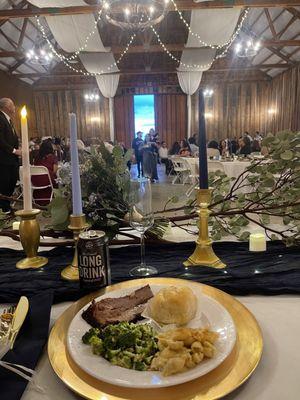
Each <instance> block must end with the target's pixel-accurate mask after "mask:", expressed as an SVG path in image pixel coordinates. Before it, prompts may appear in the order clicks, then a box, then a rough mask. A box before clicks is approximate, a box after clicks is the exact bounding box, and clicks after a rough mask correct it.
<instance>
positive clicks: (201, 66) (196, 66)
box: [151, 0, 249, 70]
mask: <svg viewBox="0 0 300 400" xmlns="http://www.w3.org/2000/svg"><path fill="white" fill-rule="evenodd" d="M171 1H172V2H173V0H171ZM248 12H249V8H247V9H246V10H245V12H244V15H243V17H242V18H241V21H240V23H239V24H238V26H237V29H236V31H235V32H234V33H233V35H232V36H231V38H230V40H229V42H228V44H227V45H226V47H225V49H224V50H223V51H222V52H221V53H220V54H217V55H216V56H215V57H214V58H213V60H212V61H211V62H210V63H206V64H186V63H184V62H182V61H181V60H179V59H178V58H177V57H175V56H174V55H173V54H172V53H171V52H170V51H169V50H168V48H167V47H166V45H165V44H164V43H163V41H162V40H161V38H160V36H159V34H158V33H157V31H156V30H155V28H154V27H153V26H152V25H151V29H152V31H153V33H154V34H155V36H156V37H157V40H158V43H159V44H160V46H161V47H162V49H163V50H164V51H165V53H166V54H167V55H168V56H169V57H170V58H171V59H172V60H173V61H176V62H177V63H179V64H180V66H182V67H185V68H187V69H192V70H193V69H198V70H206V69H209V68H210V67H211V66H212V64H213V62H214V61H215V60H217V59H219V58H221V57H224V56H225V55H226V53H227V51H228V49H229V48H230V46H231V45H232V42H233V41H234V40H235V38H236V37H237V35H238V34H239V32H240V30H241V28H242V26H243V23H244V21H245V19H246V18H247V14H248ZM210 47H211V46H210Z"/></svg>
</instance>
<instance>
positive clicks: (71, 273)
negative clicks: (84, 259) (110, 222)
mask: <svg viewBox="0 0 300 400" xmlns="http://www.w3.org/2000/svg"><path fill="white" fill-rule="evenodd" d="M88 227H89V224H88V223H87V222H86V218H85V215H84V214H81V215H71V216H70V225H69V226H68V228H69V229H71V231H73V236H74V257H73V261H72V264H70V265H68V266H67V267H66V268H64V269H63V270H62V272H61V277H62V278H63V279H65V280H67V281H78V280H79V272H78V259H77V242H78V239H79V234H80V232H83V231H84V230H85V229H87V228H88Z"/></svg>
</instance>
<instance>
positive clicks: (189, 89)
mask: <svg viewBox="0 0 300 400" xmlns="http://www.w3.org/2000/svg"><path fill="white" fill-rule="evenodd" d="M177 76H178V80H179V84H180V87H181V89H182V91H183V92H184V93H185V94H186V95H187V112H188V117H187V123H188V126H187V137H188V138H189V137H190V136H191V133H192V132H191V120H192V95H193V94H194V93H195V92H196V91H197V90H198V87H199V85H200V81H201V78H202V71H197V72H189V71H188V72H184V71H178V72H177Z"/></svg>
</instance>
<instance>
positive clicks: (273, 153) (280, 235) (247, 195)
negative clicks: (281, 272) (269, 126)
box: [161, 131, 300, 245]
mask: <svg viewBox="0 0 300 400" xmlns="http://www.w3.org/2000/svg"><path fill="white" fill-rule="evenodd" d="M262 145H263V146H265V147H267V148H268V151H269V156H268V157H267V158H264V159H253V160H252V161H251V164H250V166H248V167H247V168H246V169H245V170H244V172H243V173H241V174H240V175H239V176H238V177H237V178H236V179H234V178H228V177H227V176H226V175H225V174H224V173H223V172H221V171H216V172H214V173H210V174H209V186H210V187H212V188H213V192H212V202H211V205H210V210H211V219H210V225H211V232H212V237H213V239H214V240H220V239H221V238H223V237H226V236H229V235H234V236H236V237H237V238H238V239H240V240H247V239H248V237H249V234H250V233H249V231H247V229H246V228H247V226H248V225H249V224H250V223H254V224H256V225H258V226H259V227H260V228H262V229H264V230H265V232H266V234H267V236H268V237H269V238H270V239H272V240H276V239H282V240H284V241H285V243H286V244H287V245H292V244H295V243H297V242H300V132H297V133H295V132H289V131H283V132H279V133H278V134H277V135H276V136H272V135H269V136H268V137H266V138H265V139H264V140H263V143H262ZM174 210H176V211H177V212H178V211H183V213H184V215H182V216H176V217H170V218H169V219H170V221H176V222H177V221H184V220H187V219H191V218H192V219H193V218H197V213H196V211H197V208H196V201H195V199H193V200H189V202H188V203H186V205H185V206H183V207H178V208H172V209H166V208H165V209H164V210H162V211H161V212H164V213H168V212H174ZM272 217H277V218H279V221H280V222H281V225H283V227H282V228H278V227H274V226H272V224H271V222H272Z"/></svg>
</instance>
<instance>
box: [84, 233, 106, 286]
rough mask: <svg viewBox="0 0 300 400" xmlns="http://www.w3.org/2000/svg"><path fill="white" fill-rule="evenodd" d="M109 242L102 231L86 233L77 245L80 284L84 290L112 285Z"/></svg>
mask: <svg viewBox="0 0 300 400" xmlns="http://www.w3.org/2000/svg"><path fill="white" fill-rule="evenodd" d="M107 242H108V240H107V237H106V236H105V233H104V232H102V231H93V230H90V231H85V232H82V233H80V234H79V239H78V243H77V254H78V270H79V282H80V287H81V288H82V289H95V290H96V289H100V288H102V287H105V286H108V285H110V279H111V278H110V264H109V248H108V244H107Z"/></svg>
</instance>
